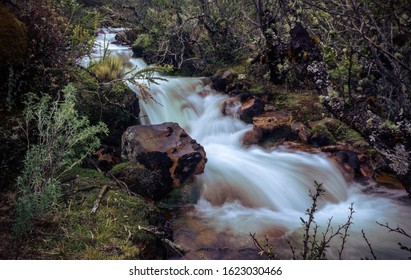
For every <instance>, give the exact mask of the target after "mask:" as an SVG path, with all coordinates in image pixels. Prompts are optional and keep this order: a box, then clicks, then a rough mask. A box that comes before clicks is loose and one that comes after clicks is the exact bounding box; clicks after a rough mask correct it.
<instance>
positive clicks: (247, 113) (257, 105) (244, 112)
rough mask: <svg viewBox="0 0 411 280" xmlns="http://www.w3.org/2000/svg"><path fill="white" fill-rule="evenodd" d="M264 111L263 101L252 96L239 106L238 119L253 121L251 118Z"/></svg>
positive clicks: (247, 121)
mask: <svg viewBox="0 0 411 280" xmlns="http://www.w3.org/2000/svg"><path fill="white" fill-rule="evenodd" d="M263 112H264V101H262V100H261V99H257V98H252V99H250V100H248V101H247V102H245V103H243V105H242V106H241V108H240V119H241V120H242V121H244V122H246V123H253V118H254V117H256V116H258V115H261V114H262V113H263Z"/></svg>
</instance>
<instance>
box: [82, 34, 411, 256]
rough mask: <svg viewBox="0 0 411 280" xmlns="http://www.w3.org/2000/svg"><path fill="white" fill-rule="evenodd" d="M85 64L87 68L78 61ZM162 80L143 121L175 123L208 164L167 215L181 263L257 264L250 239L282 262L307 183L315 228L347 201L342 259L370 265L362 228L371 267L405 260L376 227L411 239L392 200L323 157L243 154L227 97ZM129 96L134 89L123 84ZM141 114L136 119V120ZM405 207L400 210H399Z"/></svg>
mask: <svg viewBox="0 0 411 280" xmlns="http://www.w3.org/2000/svg"><path fill="white" fill-rule="evenodd" d="M112 41H114V34H113V33H109V32H107V31H106V32H105V33H104V34H103V33H102V34H100V35H99V37H98V38H97V44H100V47H97V48H96V49H95V53H94V55H93V56H92V58H91V59H96V58H97V59H98V57H99V54H100V53H101V50H102V49H103V47H102V46H104V44H107V43H110V42H112ZM109 50H110V52H111V54H112V55H121V56H123V57H127V59H128V60H129V62H130V64H131V65H133V67H136V68H138V69H143V68H144V67H146V66H147V65H146V63H145V62H144V61H143V60H141V59H137V58H133V57H132V52H131V50H130V49H129V48H128V47H125V46H119V45H115V44H109ZM83 63H84V64H85V65H86V64H87V63H88V60H85V61H84V62H83ZM166 78H167V80H168V81H159V84H158V85H157V84H151V85H150V90H151V93H152V95H153V97H154V99H155V101H153V100H150V99H148V100H146V101H145V102H143V101H140V106H141V108H142V122H143V123H144V124H157V123H162V122H170V121H171V122H177V123H178V124H179V125H180V126H181V127H183V128H184V129H185V130H186V131H187V132H188V133H189V135H190V136H191V137H192V138H194V139H196V140H197V141H198V142H199V143H200V144H201V145H202V146H203V147H204V149H205V151H206V153H207V158H208V162H207V164H206V169H205V172H204V174H202V175H199V176H197V177H196V179H195V182H194V183H193V184H191V185H190V186H189V188H188V191H189V192H190V193H192V196H193V203H190V204H187V205H184V206H183V207H181V208H180V209H178V210H176V211H175V215H174V217H173V218H172V221H173V226H174V242H176V243H177V244H179V245H181V246H182V247H184V248H185V249H187V250H189V253H188V254H187V255H186V258H194V259H201V258H205V259H207V258H213V259H225V258H231V259H254V258H259V256H258V255H257V252H258V251H257V250H256V249H255V247H254V245H253V242H252V240H251V238H250V236H249V234H250V233H256V234H257V235H256V236H257V237H258V238H259V240H263V238H264V237H265V236H267V237H268V239H269V240H271V241H273V243H274V242H275V249H276V252H277V256H278V257H279V258H282V259H289V258H290V257H291V251H290V249H289V247H288V245H287V244H286V243H285V241H284V240H285V238H288V239H290V240H291V241H292V242H293V243H294V244H295V245H296V246H298V244H301V240H302V234H303V232H302V224H301V220H300V217H303V218H304V219H306V215H305V212H306V209H308V208H309V207H310V206H311V202H312V201H311V198H310V197H309V196H308V192H309V190H313V188H314V180H316V181H317V182H321V183H323V185H324V189H325V190H326V193H325V195H324V196H323V197H321V199H320V201H319V210H318V212H317V213H316V216H315V220H316V222H317V223H318V225H320V228H319V230H320V231H321V230H324V229H325V227H326V225H327V222H328V220H329V218H331V217H332V223H331V224H332V226H333V228H334V229H335V228H336V227H337V225H339V224H343V223H345V222H346V220H347V218H348V215H349V209H348V208H349V206H350V205H351V203H354V211H355V213H354V215H353V224H352V226H351V228H350V232H349V233H350V236H349V237H348V241H347V244H346V246H345V247H346V248H345V250H344V253H343V258H344V259H361V258H367V257H368V258H371V254H370V253H369V252H370V251H369V249H368V245H367V244H366V242H365V240H364V239H363V237H362V233H361V230H364V231H365V233H366V236H367V239H368V241H369V242H370V243H371V245H372V247H373V249H374V252H375V254H376V255H377V257H378V258H380V259H404V258H406V257H408V256H409V253H408V254H407V252H405V251H402V250H400V249H399V246H398V242H404V244H409V239H408V243H407V240H406V239H404V237H403V236H401V235H399V234H396V233H389V232H388V230H387V229H386V228H383V227H381V226H379V225H378V224H377V223H376V221H378V222H380V223H383V224H385V223H386V222H388V223H389V224H390V225H391V226H393V227H396V226H397V225H399V226H401V227H402V228H404V229H405V230H406V231H408V232H411V219H410V215H409V213H410V206H409V204H408V205H407V204H406V202H405V201H406V200H405V199H403V197H404V196H405V195H406V193H405V192H403V193H398V192H396V191H392V190H389V189H386V188H384V187H382V186H378V185H375V184H373V185H367V186H365V185H360V184H357V183H352V184H348V183H347V182H346V181H345V179H344V177H343V176H342V174H341V173H340V171H339V170H338V168H337V167H336V166H334V164H333V163H332V161H330V160H329V159H328V158H327V157H326V156H325V155H323V154H312V153H306V152H300V151H290V150H287V149H286V148H285V147H279V148H275V149H271V150H267V149H262V148H261V147H258V146H251V147H244V146H243V145H242V144H241V137H242V136H243V135H244V133H245V132H247V131H248V130H250V129H251V128H252V126H250V125H247V124H245V123H244V122H242V121H240V120H239V119H236V118H233V117H231V116H224V115H223V114H222V106H223V104H224V101H225V100H226V99H227V98H228V97H227V96H226V95H223V94H220V93H218V92H215V91H212V90H210V88H209V87H208V86H207V85H205V84H204V83H203V79H201V78H183V77H166ZM130 87H131V88H132V89H134V91H135V92H136V94H137V95H139V91H138V89H137V88H135V87H133V86H132V85H131V84H130ZM143 116H144V117H143ZM408 203H409V202H408ZM340 243H341V238H340V237H339V236H337V237H335V238H334V241H333V243H332V246H331V248H329V249H328V250H327V257H328V258H338V249H339V247H340V245H339V244H340Z"/></svg>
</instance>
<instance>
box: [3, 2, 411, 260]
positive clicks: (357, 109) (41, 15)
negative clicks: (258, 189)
mask: <svg viewBox="0 0 411 280" xmlns="http://www.w3.org/2000/svg"><path fill="white" fill-rule="evenodd" d="M410 19H411V4H410V1H406V0H393V1H369V0H350V1H336V0H326V1H321V3H319V2H318V1H312V0H280V1H274V0H239V1H218V0H173V1H168V0H125V1H124V0H114V1H111V0H110V1H109V0H40V1H39V0H4V1H2V3H1V4H0V37H1V38H2V40H1V42H0V97H1V98H2V100H3V102H2V104H1V105H0V115H1V118H0V143H1V145H0V154H1V155H4V157H5V159H1V160H0V163H1V165H0V168H1V169H2V170H4V172H2V173H4V174H0V183H1V184H2V185H1V186H0V191H3V190H7V191H10V192H11V193H13V195H12V196H11V197H13V199H14V198H15V199H16V204H15V208H13V213H14V214H12V218H13V220H14V222H13V225H14V226H13V230H14V231H13V232H14V234H15V236H16V237H18V238H19V240H20V241H19V242H20V243H19V244H23V246H24V244H25V242H28V241H30V238H35V237H36V234H38V236H42V235H41V233H39V228H41V227H42V225H44V224H47V221H52V222H50V224H47V225H49V226H50V227H51V228H53V229H54V230H55V231H53V230H51V229H50V231H51V235H50V236H51V237H50V240H49V241H50V242H51V243H50V245H49V246H50V248H43V247H41V246H43V245H44V244H45V243H44V242H43V243H41V244H43V245H39V246H40V247H41V248H37V247H36V248H35V250H37V252H40V251H41V252H48V253H49V254H50V256H51V258H52V257H55V256H58V257H59V258H60V257H61V258H79V259H83V258H147V257H148V258H157V257H165V256H166V255H167V254H163V253H164V252H163V251H161V254H160V256H158V255H152V254H149V253H147V252H148V251H149V250H148V249H147V248H153V247H155V246H157V245H158V244H157V245H156V243H157V242H158V240H159V238H157V237H156V238H154V237H153V234H152V233H150V232H148V231H146V232H145V233H144V234H143V233H142V232H141V230H140V229H139V228H138V226H136V225H141V227H143V228H147V227H148V226H149V225H153V224H155V225H156V226H161V222H160V221H159V220H157V215H156V214H154V212H155V211H156V210H155V209H154V208H153V207H151V206H149V205H147V204H146V203H145V202H144V201H143V200H141V199H140V198H136V197H129V196H128V195H127V191H126V190H124V189H126V188H124V187H123V189H119V184H118V183H114V182H113V180H112V179H109V178H107V177H104V176H102V174H100V173H98V172H94V171H93V172H92V171H90V170H87V169H82V168H80V167H79V165H80V164H81V162H82V161H83V159H85V158H87V157H88V156H89V155H91V154H93V153H94V152H95V150H96V149H97V148H99V146H100V144H101V143H102V142H104V143H110V144H113V143H114V145H117V146H118V145H119V142H120V140H119V137H118V135H121V134H122V132H123V131H124V130H125V129H126V128H127V127H128V126H129V125H134V124H138V123H139V119H138V116H139V107H138V99H137V98H136V97H135V95H134V94H132V93H131V92H130V89H129V88H128V87H127V86H126V83H131V84H133V85H135V86H136V87H137V88H138V89H139V90H140V92H141V96H142V98H143V99H144V100H145V99H150V98H151V99H153V96H151V94H150V92H149V90H148V87H147V85H146V83H141V79H144V80H145V81H146V82H147V83H148V84H150V83H156V82H157V81H158V80H159V79H160V80H161V79H163V78H161V77H156V76H155V74H156V73H158V72H160V73H164V72H167V73H170V72H173V71H174V73H178V74H184V75H198V76H212V75H215V76H214V77H216V76H217V77H218V76H221V77H222V76H224V73H226V72H227V71H228V72H229V74H230V75H229V76H235V78H233V79H232V81H230V83H228V84H227V85H225V84H224V89H223V90H225V91H226V92H227V93H230V94H232V95H235V94H243V93H245V94H251V95H253V96H257V97H258V98H261V99H263V100H264V101H266V103H268V104H267V105H269V106H271V107H273V108H274V109H275V110H282V111H286V113H289V114H290V115H291V116H292V119H293V120H295V121H298V122H301V123H302V125H301V126H300V127H309V130H308V131H307V134H308V138H310V137H312V136H313V135H316V134H318V135H321V137H322V138H327V143H328V144H339V143H350V144H351V145H353V146H356V147H366V148H367V151H368V152H369V151H373V152H374V153H378V155H379V156H378V164H377V163H376V166H378V168H379V169H381V170H385V171H387V170H388V171H391V172H393V173H395V174H396V175H397V176H398V178H399V180H400V181H401V182H402V183H403V185H404V186H405V188H406V190H407V191H408V192H409V193H410V194H411V162H410V158H411V157H410V154H411V142H410V141H411V123H410V120H411V73H410V72H411V48H410V47H411V33H410V30H411V25H410V22H411V20H410ZM118 26H121V27H127V28H129V29H130V30H131V31H130V34H131V35H130V36H129V35H127V34H126V36H125V38H123V41H122V43H124V42H126V43H127V44H129V45H130V47H132V49H133V51H134V53H135V55H136V56H142V57H143V58H144V59H145V60H146V61H147V62H148V63H150V64H153V66H152V67H149V68H146V69H143V70H140V71H137V72H134V74H133V75H131V73H132V72H131V69H129V67H130V66H129V65H126V63H125V62H124V61H123V59H122V58H121V57H120V56H113V55H111V54H110V53H108V52H106V50H104V51H105V53H104V56H103V59H102V60H101V61H98V62H93V63H92V64H91V65H90V66H89V67H88V68H87V67H86V68H82V67H80V66H79V64H78V62H79V61H80V59H81V58H83V57H84V56H85V55H86V54H87V53H89V52H90V51H91V48H92V46H93V42H94V37H95V35H96V34H97V31H98V28H100V27H118ZM133 70H135V69H133ZM216 73H217V74H216ZM220 73H223V74H221V75H220ZM233 73H234V74H233ZM240 76H241V78H240ZM162 105H165V106H166V104H162ZM332 116H334V117H335V118H336V119H338V121H337V120H336V119H332V118H331V117H332ZM16 120H19V121H16ZM17 126H18V127H20V128H21V130H17V129H16V127H17ZM18 131H20V132H18ZM303 136H304V135H303ZM306 138H307V137H306ZM113 139H114V140H113ZM22 143H24V144H22ZM83 167H84V166H83ZM73 168H74V170H75V171H73V170H72V169H73ZM9 171H11V172H9ZM77 173H79V174H81V175H80V177H81V179H76V184H75V185H73V184H71V185H70V184H69V185H66V184H65V183H62V181H64V180H65V179H66V178H67V176H68V177H70V176H75V175H78V174H77ZM16 174H18V175H19V176H17V175H16ZM6 177H7V178H6ZM9 177H11V178H9ZM3 182H5V183H3ZM3 184H6V185H3ZM87 184H89V185H91V186H92V190H91V191H89V192H84V190H80V191H79V190H78V187H86V185H87ZM120 185H121V184H120ZM104 186H106V187H107V189H108V193H107V196H106V197H105V198H104V199H103V200H102V207H101V208H100V210H99V212H97V214H96V215H94V216H90V215H89V213H88V212H89V211H90V210H89V209H90V208H91V207H92V206H93V205H92V203H93V201H95V198H96V196H98V195H99V192H98V191H97V190H102V189H103V187H104ZM322 193H323V191H322V188H321V184H318V183H315V192H314V193H310V197H311V198H312V200H313V205H312V207H311V208H310V209H308V210H307V213H306V214H307V217H308V218H306V219H304V218H302V219H301V222H302V226H303V232H304V234H303V240H302V242H301V244H300V245H301V246H300V245H294V244H291V241H290V248H291V250H292V253H293V257H294V258H295V259H297V258H302V259H323V258H326V250H327V247H328V245H329V244H330V242H331V240H332V239H335V238H336V237H341V238H342V239H341V241H342V244H341V248H340V252H339V254H340V258H341V256H342V251H343V249H344V246H345V245H344V244H345V240H346V238H347V236H348V230H349V227H350V224H351V219H352V215H353V213H354V211H353V206H352V205H351V206H350V208H349V209H350V214H349V217H348V220H347V223H345V224H343V225H339V226H338V228H337V229H336V230H334V231H332V229H331V226H330V224H331V220H330V222H329V223H328V225H327V226H326V228H325V231H324V232H323V234H322V235H320V233H319V231H318V230H319V226H318V225H317V224H316V222H315V219H314V217H315V213H316V211H317V199H318V198H319V197H321V195H322ZM16 194H17V195H16ZM130 209H134V210H132V211H130V215H128V214H127V217H125V216H124V215H123V212H126V211H129V210H130ZM131 216H133V217H132V218H130V217H131ZM154 216H156V217H154ZM77 220H79V221H82V222H83V223H82V224H77V223H76V222H75V221H77ZM382 226H384V227H386V228H387V229H388V230H389V231H391V232H397V233H400V234H402V235H405V236H408V235H407V233H406V232H405V231H404V230H402V229H401V228H392V227H390V226H389V225H388V224H386V225H382ZM123 227H124V228H123ZM123 230H124V232H123ZM56 232H58V234H59V235H61V236H63V238H61V239H59V238H57V237H56V236H54V235H53V234H56ZM72 232H74V233H75V234H74V235H73V234H71V233H72ZM90 232H91V234H90V236H89V233H90ZM38 236H37V237H38ZM154 236H155V235H154ZM43 237H44V236H43ZM408 237H409V236H408ZM364 238H365V235H364ZM160 239H161V238H160ZM253 240H254V242H255V244H256V246H257V247H258V248H259V249H260V251H261V254H265V255H267V257H269V258H275V249H274V246H272V244H270V242H269V240H265V241H264V242H259V241H258V240H256V239H255V236H253ZM27 244H28V243H26V245H27ZM51 244H52V245H51ZM27 247H29V245H27ZM51 247H53V248H51ZM400 247H401V248H402V249H403V250H407V251H409V247H407V246H406V245H403V244H400ZM56 248H58V249H56ZM163 249H164V248H163ZM33 250H34V249H33ZM28 255H30V254H28ZM42 257H45V255H43V256H42Z"/></svg>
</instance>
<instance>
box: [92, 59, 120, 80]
mask: <svg viewBox="0 0 411 280" xmlns="http://www.w3.org/2000/svg"><path fill="white" fill-rule="evenodd" d="M90 70H91V71H92V72H93V73H94V74H95V75H96V77H97V78H98V79H99V80H100V81H102V82H111V81H114V80H118V79H121V78H123V77H124V75H125V67H124V63H123V60H122V59H121V58H120V57H117V56H105V57H104V58H103V59H102V60H100V61H98V62H96V63H94V64H92V65H91V67H90Z"/></svg>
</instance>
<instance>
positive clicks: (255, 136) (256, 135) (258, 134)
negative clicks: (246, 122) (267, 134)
mask: <svg viewBox="0 0 411 280" xmlns="http://www.w3.org/2000/svg"><path fill="white" fill-rule="evenodd" d="M262 137H263V133H262V131H261V130H260V129H258V128H256V127H253V129H252V130H249V131H247V132H246V133H245V134H244V136H243V137H242V142H243V144H244V145H246V146H250V145H255V144H258V143H259V142H260V140H261V138H262Z"/></svg>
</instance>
